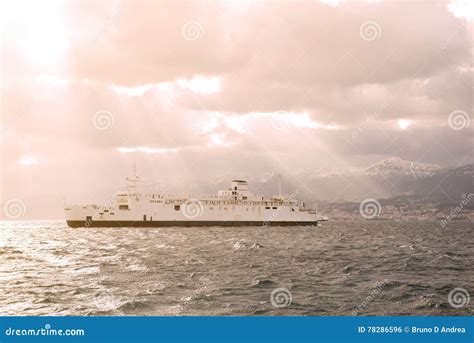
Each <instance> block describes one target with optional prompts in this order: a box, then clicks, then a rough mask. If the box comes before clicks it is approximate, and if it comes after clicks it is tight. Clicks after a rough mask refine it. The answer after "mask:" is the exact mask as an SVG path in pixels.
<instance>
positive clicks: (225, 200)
mask: <svg viewBox="0 0 474 343" xmlns="http://www.w3.org/2000/svg"><path fill="white" fill-rule="evenodd" d="M139 182H140V178H139V177H138V176H137V175H136V172H135V171H134V173H133V176H131V177H128V178H127V189H126V190H123V191H118V192H117V193H116V194H115V195H114V198H113V199H114V200H113V201H112V202H111V203H110V204H105V205H71V206H67V205H66V206H65V208H64V210H65V214H66V221H67V225H68V226H70V227H171V226H189V227H190V226H270V225H271V226H302V225H304V226H317V224H318V216H317V213H316V210H314V209H310V208H306V207H305V205H304V203H301V204H300V203H298V201H297V200H296V199H295V197H296V195H297V192H295V193H293V194H292V195H290V196H283V195H281V181H280V184H279V195H276V196H273V197H271V198H264V197H261V196H255V195H253V194H252V193H251V192H250V190H249V187H248V184H247V182H246V181H245V180H233V181H232V183H231V187H230V188H229V189H227V190H222V191H219V192H218V193H217V195H211V196H201V197H197V198H194V197H190V196H178V195H167V194H160V193H145V192H141V191H139V190H138V186H139Z"/></svg>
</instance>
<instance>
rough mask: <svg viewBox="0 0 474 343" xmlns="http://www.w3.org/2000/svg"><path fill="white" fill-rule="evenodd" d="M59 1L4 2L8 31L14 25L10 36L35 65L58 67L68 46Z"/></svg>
mask: <svg viewBox="0 0 474 343" xmlns="http://www.w3.org/2000/svg"><path fill="white" fill-rule="evenodd" d="M60 9H61V2H60V1H28V2H21V1H18V2H15V1H8V2H7V3H4V4H2V11H4V13H3V14H2V18H1V19H2V22H3V21H5V23H6V24H5V25H6V29H5V30H6V31H8V30H9V28H10V26H15V37H11V40H14V42H15V43H16V44H18V46H19V47H20V48H21V49H22V51H23V53H24V54H25V55H26V56H27V57H28V59H30V60H31V61H32V62H34V63H35V64H42V65H45V64H46V65H51V66H56V65H57V64H58V63H59V62H61V61H62V60H63V58H64V57H65V51H66V49H67V48H68V47H69V42H68V39H67V36H66V30H65V25H64V23H63V19H62V13H60Z"/></svg>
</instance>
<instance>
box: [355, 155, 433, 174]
mask: <svg viewBox="0 0 474 343" xmlns="http://www.w3.org/2000/svg"><path fill="white" fill-rule="evenodd" d="M440 169H441V167H440V166H439V165H437V164H429V163H420V162H413V161H407V160H402V159H401V158H399V157H392V158H388V159H385V160H383V161H380V162H377V163H375V164H374V165H372V166H371V167H369V168H367V169H365V170H363V171H362V173H361V174H363V175H369V176H384V177H386V176H402V175H412V176H415V177H428V176H432V175H434V174H436V173H437V172H438V171H439V170H440Z"/></svg>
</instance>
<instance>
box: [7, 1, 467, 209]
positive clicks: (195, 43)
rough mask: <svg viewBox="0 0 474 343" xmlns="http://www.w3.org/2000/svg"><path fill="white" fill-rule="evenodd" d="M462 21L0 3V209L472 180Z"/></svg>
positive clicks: (400, 9) (337, 7) (303, 11)
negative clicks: (374, 168)
mask: <svg viewBox="0 0 474 343" xmlns="http://www.w3.org/2000/svg"><path fill="white" fill-rule="evenodd" d="M473 3H474V2H472V1H466V0H456V1H454V0H453V1H374V0H372V1H349V0H348V1H342V0H341V1H337V0H324V1H317V0H307V1H161V0H156V1H151V0H150V1H144V0H138V1H130V0H122V1H112V0H110V1H109V0H100V1H99V0H97V1H91V0H87V1H50V0H45V1H41V2H39V1H13V0H11V1H10V0H7V1H3V2H2V3H1V5H0V6H1V9H0V23H1V29H2V32H1V35H2V36H1V38H2V41H1V59H2V63H1V75H0V76H1V78H0V90H1V99H0V101H1V160H0V161H1V168H0V169H1V181H2V182H1V190H0V194H1V202H2V204H4V205H5V204H7V203H8V201H10V200H15V199H20V200H21V203H22V204H23V207H24V208H23V209H22V210H23V212H24V213H23V214H24V217H25V218H37V217H38V218H39V217H41V218H50V217H51V216H53V217H54V216H56V215H58V214H60V213H61V208H62V204H63V202H70V201H76V200H77V201H79V200H80V201H85V199H89V198H91V199H92V200H95V199H97V198H100V197H102V198H103V197H107V196H110V195H111V194H112V193H111V192H114V191H116V190H117V189H118V188H120V187H121V186H123V179H124V178H125V176H127V175H129V174H130V173H131V170H132V166H133V164H136V167H137V171H138V173H139V175H141V176H142V178H144V179H147V180H150V182H155V183H156V184H157V185H159V186H160V187H169V188H171V189H173V187H176V188H178V186H179V185H184V184H186V185H192V184H193V183H198V182H203V181H202V180H207V181H208V182H213V180H216V179H219V178H229V181H230V179H233V178H237V177H239V178H240V177H250V178H258V177H262V176H264V175H268V174H270V173H285V174H289V175H295V174H301V173H304V172H311V171H314V170H321V168H325V169H328V168H329V169H350V168H354V167H364V166H369V165H370V164H372V163H375V162H377V161H380V160H382V159H384V158H389V157H400V158H403V159H406V160H410V161H418V162H425V163H435V164H439V165H441V166H444V167H447V166H450V167H453V166H454V167H455V166H459V165H464V164H468V163H473V162H474V155H473V153H472V152H473V149H472V148H473V143H474V142H473V140H474V135H473V133H474V124H473V123H471V119H472V118H473V94H474V92H473V89H472V88H473V71H474V69H473V41H474V35H473V18H474V8H473ZM2 216H3V215H2Z"/></svg>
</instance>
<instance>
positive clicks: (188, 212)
mask: <svg viewBox="0 0 474 343" xmlns="http://www.w3.org/2000/svg"><path fill="white" fill-rule="evenodd" d="M181 212H182V213H183V215H184V216H185V217H186V218H188V219H194V218H197V217H200V216H201V215H202V214H203V212H204V207H203V206H202V203H201V202H200V201H199V200H197V199H189V200H186V201H185V202H184V204H183V205H182V207H181Z"/></svg>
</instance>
